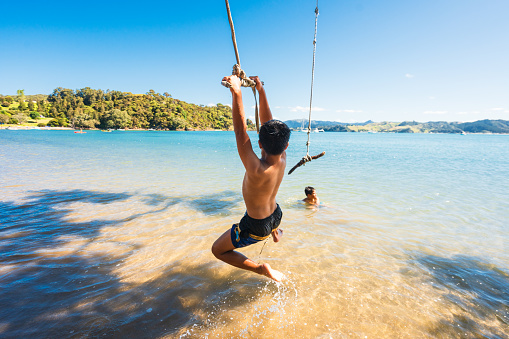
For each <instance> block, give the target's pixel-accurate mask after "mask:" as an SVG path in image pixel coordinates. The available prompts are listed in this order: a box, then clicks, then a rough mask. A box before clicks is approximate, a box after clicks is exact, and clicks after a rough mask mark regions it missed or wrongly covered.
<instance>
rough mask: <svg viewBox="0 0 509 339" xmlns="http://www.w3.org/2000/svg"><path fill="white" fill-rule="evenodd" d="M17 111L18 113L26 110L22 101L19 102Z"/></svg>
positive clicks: (25, 105)
mask: <svg viewBox="0 0 509 339" xmlns="http://www.w3.org/2000/svg"><path fill="white" fill-rule="evenodd" d="M18 109H19V110H20V111H26V109H27V104H26V103H25V102H24V101H20V102H19V106H18Z"/></svg>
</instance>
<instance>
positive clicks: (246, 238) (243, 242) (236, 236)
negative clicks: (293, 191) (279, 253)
mask: <svg viewBox="0 0 509 339" xmlns="http://www.w3.org/2000/svg"><path fill="white" fill-rule="evenodd" d="M276 205H277V204H276ZM282 218H283V212H282V211H281V208H280V207H279V205H277V206H276V209H275V210H274V212H273V213H272V214H271V215H270V216H268V217H267V218H264V219H254V218H251V217H250V216H249V215H248V214H247V212H246V214H244V217H243V218H242V219H241V220H240V223H238V224H234V225H233V227H232V229H231V232H230V236H231V240H232V244H233V246H235V247H236V248H239V247H244V246H248V245H252V244H254V243H257V242H258V241H262V240H265V239H267V238H268V237H269V236H270V234H271V233H272V231H273V230H275V229H277V228H278V227H279V224H280V223H281V219H282Z"/></svg>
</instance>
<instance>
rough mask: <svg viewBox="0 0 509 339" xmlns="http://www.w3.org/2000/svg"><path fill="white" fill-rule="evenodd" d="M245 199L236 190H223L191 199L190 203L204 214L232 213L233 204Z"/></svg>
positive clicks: (223, 214)
mask: <svg viewBox="0 0 509 339" xmlns="http://www.w3.org/2000/svg"><path fill="white" fill-rule="evenodd" d="M241 201H243V198H242V196H240V195H239V194H238V193H237V192H234V191H229V190H226V191H223V192H221V193H217V194H209V195H204V196H201V197H197V198H195V199H191V200H190V201H189V205H190V206H191V207H192V208H193V209H195V210H197V211H200V212H202V213H203V214H207V215H211V214H220V215H222V216H225V215H230V210H231V208H232V207H233V206H235V205H237V204H238V203H240V202H241Z"/></svg>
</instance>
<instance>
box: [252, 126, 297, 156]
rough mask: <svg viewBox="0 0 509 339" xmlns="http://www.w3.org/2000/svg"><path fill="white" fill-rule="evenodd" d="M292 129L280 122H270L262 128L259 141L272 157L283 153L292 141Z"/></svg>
mask: <svg viewBox="0 0 509 339" xmlns="http://www.w3.org/2000/svg"><path fill="white" fill-rule="evenodd" d="M290 133H291V131H290V129H289V128H288V126H286V124H285V123H284V122H282V121H279V120H275V119H272V120H269V121H267V122H266V123H264V124H263V125H262V127H260V134H259V137H258V138H259V140H260V143H261V144H262V147H263V149H264V150H265V152H267V153H268V154H271V155H279V154H281V153H283V151H284V150H285V148H286V146H287V145H288V141H289V140H290Z"/></svg>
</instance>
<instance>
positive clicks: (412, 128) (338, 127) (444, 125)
mask: <svg viewBox="0 0 509 339" xmlns="http://www.w3.org/2000/svg"><path fill="white" fill-rule="evenodd" d="M285 122H286V124H287V125H288V126H289V127H290V128H292V129H301V128H302V126H304V128H305V129H307V126H308V121H303V120H289V121H285ZM311 129H312V130H323V131H325V132H367V133H459V134H463V133H497V134H509V121H507V120H479V121H475V122H446V121H434V122H433V121H429V122H416V121H404V122H387V121H384V122H373V121H366V122H363V123H353V124H347V123H341V122H337V121H314V120H313V121H311Z"/></svg>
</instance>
